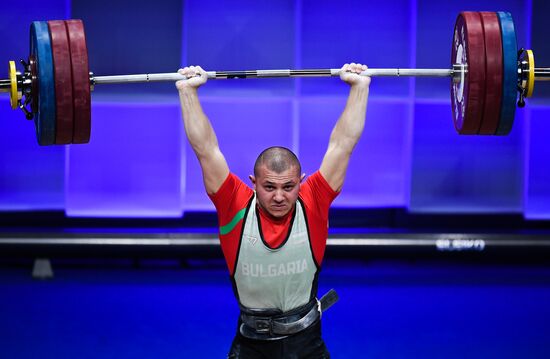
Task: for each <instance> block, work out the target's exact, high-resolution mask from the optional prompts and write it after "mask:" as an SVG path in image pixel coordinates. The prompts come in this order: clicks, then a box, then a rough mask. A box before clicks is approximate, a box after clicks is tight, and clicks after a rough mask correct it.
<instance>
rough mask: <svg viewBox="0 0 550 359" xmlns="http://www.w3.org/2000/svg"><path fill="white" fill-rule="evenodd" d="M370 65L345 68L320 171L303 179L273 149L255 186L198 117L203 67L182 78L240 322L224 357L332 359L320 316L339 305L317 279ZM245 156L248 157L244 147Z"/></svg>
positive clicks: (289, 157)
mask: <svg viewBox="0 0 550 359" xmlns="http://www.w3.org/2000/svg"><path fill="white" fill-rule="evenodd" d="M366 69H367V67H366V66H365V65H361V64H355V63H352V64H345V65H344V66H343V67H342V69H341V72H340V78H341V79H342V81H344V82H346V83H348V84H349V85H350V92H349V96H348V99H347V103H346V106H345V108H344V111H343V113H342V115H341V116H340V118H339V119H338V121H337V122H336V125H335V126H334V128H333V130H332V134H331V136H330V140H329V144H328V149H327V151H326V153H325V156H324V158H323V161H322V163H321V167H320V168H319V170H318V171H317V172H315V173H314V174H312V175H311V176H309V177H308V178H307V179H305V181H304V178H305V174H302V172H301V166H300V162H299V161H298V158H296V155H294V153H292V152H291V151H290V150H288V149H286V148H284V147H270V148H267V149H266V150H264V151H263V152H262V153H260V155H259V156H258V158H257V160H256V163H255V164H254V174H253V175H250V176H249V177H250V181H251V183H252V188H250V187H249V186H248V185H246V184H245V183H244V182H243V181H242V180H241V179H239V178H238V177H237V176H236V175H235V174H233V173H231V171H230V169H229V166H228V164H227V162H226V160H225V157H224V155H223V153H222V152H221V150H220V148H219V146H218V140H217V138H216V134H215V132H214V130H213V128H212V125H211V123H210V121H209V120H208V118H207V117H206V115H205V114H204V112H203V110H202V108H201V104H200V101H199V97H198V94H197V90H198V88H199V87H200V86H201V85H203V84H205V83H206V81H207V75H206V72H205V71H204V70H203V69H202V68H201V67H199V66H191V67H186V68H184V69H180V70H179V71H178V72H179V73H180V74H181V75H184V76H185V77H186V78H187V80H181V81H178V82H176V87H177V89H178V92H179V97H180V103H181V108H182V114H183V121H184V126H185V132H186V134H187V138H188V140H189V142H190V144H191V146H192V147H193V150H194V152H195V154H196V156H197V158H198V160H199V162H200V165H201V168H202V175H203V180H204V186H205V188H206V192H207V193H208V196H209V197H210V199H211V200H212V202H213V203H214V205H215V207H216V210H217V214H218V222H219V226H220V227H219V237H220V242H221V247H222V251H223V254H224V257H225V260H226V262H227V266H228V268H229V273H230V276H231V280H232V283H233V288H234V294H235V296H236V298H237V301H238V302H239V306H240V309H241V315H240V317H239V322H238V329H237V333H236V335H235V338H234V340H233V344H232V346H231V349H230V353H229V356H228V357H229V358H329V353H328V351H327V349H326V346H325V343H324V341H323V339H322V338H321V320H320V319H321V313H322V311H323V310H324V309H327V308H328V307H329V306H330V305H331V304H333V303H334V302H335V301H336V300H337V296H336V293H335V292H334V291H330V292H329V293H328V294H327V295H325V296H324V297H323V298H321V300H318V299H317V279H318V275H319V270H320V268H321V263H322V260H323V255H324V252H325V246H326V241H327V236H328V213H329V207H330V205H331V203H332V201H333V200H334V199H335V198H336V196H337V195H338V194H339V193H340V190H341V189H342V185H343V183H344V178H345V175H346V171H347V167H348V162H349V159H350V155H351V153H352V151H353V149H354V147H355V145H356V144H357V142H358V140H359V138H360V136H361V133H362V132H363V127H364V124H365V116H366V110H367V99H368V94H369V86H370V77H366V76H361V75H359V73H360V72H361V71H364V70H366ZM243 150H245V151H246V148H245V147H244V148H243Z"/></svg>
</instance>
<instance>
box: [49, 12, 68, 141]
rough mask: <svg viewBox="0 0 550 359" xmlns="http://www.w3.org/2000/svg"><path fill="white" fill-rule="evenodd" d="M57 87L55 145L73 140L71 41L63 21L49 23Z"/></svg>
mask: <svg viewBox="0 0 550 359" xmlns="http://www.w3.org/2000/svg"><path fill="white" fill-rule="evenodd" d="M48 29H49V31H50V38H51V41H52V56H53V69H54V71H53V72H54V82H55V84H54V86H55V143H56V144H62V145H65V144H69V143H71V142H72V140H73V78H72V71H71V55H70V52H69V51H70V50H69V39H68V38H67V30H66V28H65V22H63V20H54V21H48Z"/></svg>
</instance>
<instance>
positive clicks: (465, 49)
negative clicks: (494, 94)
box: [451, 12, 485, 134]
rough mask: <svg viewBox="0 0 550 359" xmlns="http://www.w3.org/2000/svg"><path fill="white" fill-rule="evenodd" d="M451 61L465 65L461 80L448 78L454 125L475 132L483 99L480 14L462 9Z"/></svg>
mask: <svg viewBox="0 0 550 359" xmlns="http://www.w3.org/2000/svg"><path fill="white" fill-rule="evenodd" d="M451 63H452V64H453V65H454V64H460V65H465V67H466V69H467V71H466V73H463V74H462V76H461V80H460V81H458V82H457V81H454V80H453V82H451V102H452V110H453V121H454V125H455V129H456V131H457V132H458V133H460V134H477V133H478V132H479V128H480V126H481V121H482V117H483V102H484V100H485V39H484V35H483V24H482V22H481V16H480V15H479V13H477V12H461V13H460V14H459V15H458V17H457V19H456V23H455V30H454V36H453V46H452V51H451Z"/></svg>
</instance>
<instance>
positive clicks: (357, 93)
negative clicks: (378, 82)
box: [329, 85, 369, 153]
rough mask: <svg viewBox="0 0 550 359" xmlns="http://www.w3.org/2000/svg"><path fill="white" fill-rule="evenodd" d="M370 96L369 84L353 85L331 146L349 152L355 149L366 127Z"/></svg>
mask: <svg viewBox="0 0 550 359" xmlns="http://www.w3.org/2000/svg"><path fill="white" fill-rule="evenodd" d="M368 96H369V87H368V86H361V85H354V86H352V87H351V89H350V93H349V96H348V99H347V103H346V107H345V108H344V111H343V112H342V115H341V116H340V118H339V119H338V121H337V122H336V125H335V126H334V129H333V130H332V134H331V136H330V142H329V146H337V147H338V148H340V149H341V150H343V151H345V152H349V153H351V152H352V151H353V149H354V147H355V145H356V144H357V142H358V141H359V138H360V137H361V134H362V133H363V129H364V127H365V117H366V113H367V99H368Z"/></svg>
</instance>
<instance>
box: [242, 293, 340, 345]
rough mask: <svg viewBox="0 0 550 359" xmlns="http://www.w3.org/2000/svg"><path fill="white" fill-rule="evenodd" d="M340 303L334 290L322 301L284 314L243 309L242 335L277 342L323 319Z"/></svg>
mask: <svg viewBox="0 0 550 359" xmlns="http://www.w3.org/2000/svg"><path fill="white" fill-rule="evenodd" d="M337 301H338V294H336V291H335V290H334V289H331V290H329V291H328V292H327V293H326V294H325V295H324V296H323V297H322V298H321V299H317V298H315V299H313V300H312V301H310V302H309V303H307V304H305V305H303V306H301V307H299V308H296V309H293V310H291V311H288V312H286V313H282V312H281V311H280V310H277V309H249V308H246V309H244V308H241V316H240V319H241V325H240V327H239V331H240V333H241V334H242V335H243V336H245V337H246V338H250V339H260V340H277V339H282V338H285V337H287V336H289V335H292V334H296V333H299V332H301V331H302V330H304V329H306V328H308V327H309V326H310V325H312V324H313V323H315V322H316V321H317V319H321V316H322V313H323V312H324V311H326V310H327V309H328V308H330V307H331V306H332V305H333V304H334V303H336V302H337Z"/></svg>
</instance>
